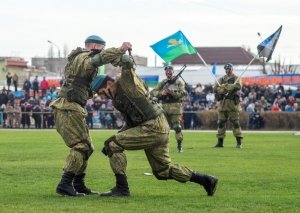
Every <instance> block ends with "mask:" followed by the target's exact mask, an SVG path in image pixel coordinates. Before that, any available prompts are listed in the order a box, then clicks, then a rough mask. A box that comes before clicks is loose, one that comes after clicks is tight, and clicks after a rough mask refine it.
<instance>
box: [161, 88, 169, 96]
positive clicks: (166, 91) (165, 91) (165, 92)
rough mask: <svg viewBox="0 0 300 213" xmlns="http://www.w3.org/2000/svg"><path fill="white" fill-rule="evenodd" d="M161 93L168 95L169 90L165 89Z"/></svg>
mask: <svg viewBox="0 0 300 213" xmlns="http://www.w3.org/2000/svg"><path fill="white" fill-rule="evenodd" d="M160 94H161V95H168V90H166V89H164V90H162V91H161V93H160Z"/></svg>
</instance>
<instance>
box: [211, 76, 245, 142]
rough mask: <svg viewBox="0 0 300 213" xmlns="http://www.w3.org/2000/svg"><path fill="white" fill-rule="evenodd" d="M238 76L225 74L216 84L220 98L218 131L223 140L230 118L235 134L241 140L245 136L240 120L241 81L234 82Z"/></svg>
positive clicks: (216, 90) (215, 87)
mask: <svg viewBox="0 0 300 213" xmlns="http://www.w3.org/2000/svg"><path fill="white" fill-rule="evenodd" d="M237 78H238V77H237V76H236V75H234V74H231V75H230V76H228V75H225V76H223V77H222V78H221V79H219V83H220V85H221V86H219V85H218V84H215V86H214V92H215V93H216V94H217V100H218V133H217V137H218V138H219V139H221V140H222V143H223V138H225V136H226V122H227V120H230V122H231V124H232V127H233V135H234V136H235V137H236V138H237V140H240V139H242V138H243V136H242V132H241V126H240V122H239V114H240V101H239V100H240V90H241V83H240V81H238V82H236V83H234V82H235V81H236V79H237Z"/></svg>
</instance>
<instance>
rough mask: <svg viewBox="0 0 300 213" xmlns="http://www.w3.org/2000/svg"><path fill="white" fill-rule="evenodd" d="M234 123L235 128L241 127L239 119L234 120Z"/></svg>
mask: <svg viewBox="0 0 300 213" xmlns="http://www.w3.org/2000/svg"><path fill="white" fill-rule="evenodd" d="M232 125H233V128H235V129H238V128H240V122H239V120H234V121H232Z"/></svg>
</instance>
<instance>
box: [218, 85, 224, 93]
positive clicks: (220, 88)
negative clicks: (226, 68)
mask: <svg viewBox="0 0 300 213" xmlns="http://www.w3.org/2000/svg"><path fill="white" fill-rule="evenodd" d="M218 93H219V94H225V88H224V84H222V85H220V86H219V88H218Z"/></svg>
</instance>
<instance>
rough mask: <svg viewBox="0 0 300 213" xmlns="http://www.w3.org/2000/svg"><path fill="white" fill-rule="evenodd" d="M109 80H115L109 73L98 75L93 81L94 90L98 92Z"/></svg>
mask: <svg viewBox="0 0 300 213" xmlns="http://www.w3.org/2000/svg"><path fill="white" fill-rule="evenodd" d="M108 80H110V81H115V80H114V79H113V78H111V77H109V76H108V75H98V76H97V77H96V78H95V79H94V80H93V82H92V91H94V92H98V90H99V89H101V87H103V86H104V85H105V83H106V82H107V81H108Z"/></svg>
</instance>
